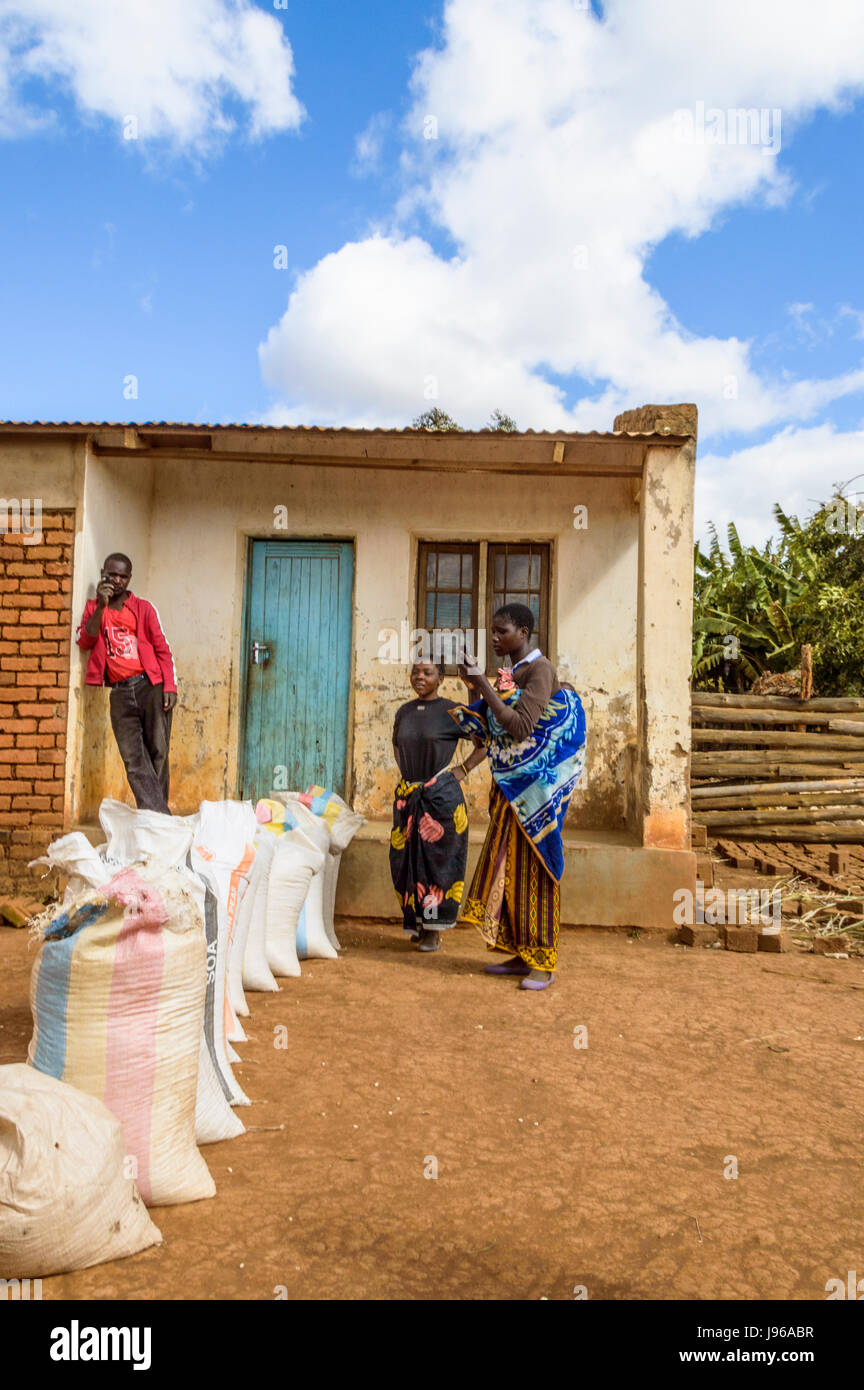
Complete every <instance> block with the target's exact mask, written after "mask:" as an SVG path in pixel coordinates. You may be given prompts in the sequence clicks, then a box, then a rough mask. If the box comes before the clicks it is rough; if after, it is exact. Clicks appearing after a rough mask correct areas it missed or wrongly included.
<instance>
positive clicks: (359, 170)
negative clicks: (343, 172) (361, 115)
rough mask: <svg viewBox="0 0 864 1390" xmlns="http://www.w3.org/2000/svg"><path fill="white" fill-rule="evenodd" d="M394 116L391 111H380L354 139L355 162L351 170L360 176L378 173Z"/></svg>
mask: <svg viewBox="0 0 864 1390" xmlns="http://www.w3.org/2000/svg"><path fill="white" fill-rule="evenodd" d="M392 125H393V118H392V116H391V114H390V112H389V111H378V112H376V113H375V115H374V116H371V117H370V118H369V120H368V121H367V123H366V128H365V130H361V132H360V134H359V135H358V136H357V137H356V139H355V141H354V163H353V165H352V169H351V172H352V173H353V174H356V175H357V177H358V178H360V177H362V176H364V175H366V174H374V173H377V172H378V170H379V169H380V167H381V154H382V151H383V148H384V141H385V140H386V139H387V136H388V135H389V133H390V130H391V127H392Z"/></svg>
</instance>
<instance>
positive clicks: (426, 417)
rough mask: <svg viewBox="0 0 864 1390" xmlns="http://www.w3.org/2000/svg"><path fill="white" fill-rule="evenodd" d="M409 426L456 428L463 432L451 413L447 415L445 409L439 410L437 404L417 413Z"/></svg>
mask: <svg viewBox="0 0 864 1390" xmlns="http://www.w3.org/2000/svg"><path fill="white" fill-rule="evenodd" d="M411 428H412V429H415V430H442V431H448V430H456V431H457V432H458V433H459V434H464V433H465V430H464V427H463V426H462V425H457V423H456V421H455V420H454V419H453V416H452V415H448V414H447V411H446V410H439V409H438V406H437V405H433V406H431V407H430V409H429V410H424V411H423V414H422V415H418V416H417V419H416V420H412V421H411Z"/></svg>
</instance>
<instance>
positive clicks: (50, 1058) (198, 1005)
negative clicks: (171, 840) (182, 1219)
mask: <svg viewBox="0 0 864 1390" xmlns="http://www.w3.org/2000/svg"><path fill="white" fill-rule="evenodd" d="M41 934H42V942H41V945H40V948H39V954H38V957H37V959H36V962H35V964H34V967H33V973H32V976H31V980H30V1007H31V1010H32V1013H33V1024H34V1031H33V1037H32V1039H31V1041H30V1047H29V1051H28V1061H29V1063H30V1065H31V1066H33V1067H35V1068H36V1070H37V1071H41V1072H44V1073H45V1074H46V1075H47V1076H53V1077H56V1078H57V1080H58V1081H65V1082H67V1083H68V1084H69V1085H71V1086H76V1087H78V1089H79V1090H81V1091H84V1092H86V1093H87V1094H88V1095H91V1096H96V1097H97V1098H98V1099H99V1100H101V1101H104V1103H105V1105H107V1107H108V1109H109V1110H111V1111H112V1112H113V1114H114V1115H116V1116H117V1119H118V1120H119V1121H120V1123H121V1125H122V1128H123V1141H124V1144H125V1153H126V1156H127V1163H128V1168H129V1171H128V1174H127V1176H129V1177H131V1178H133V1179H134V1181H135V1183H136V1185H137V1187H138V1191H139V1192H140V1193H141V1196H142V1197H143V1199H144V1201H145V1202H146V1203H147V1205H148V1206H162V1205H166V1204H170V1203H176V1202H195V1201H198V1200H199V1199H200V1198H203V1197H212V1196H213V1195H214V1194H215V1191H216V1188H215V1185H214V1182H213V1179H212V1178H211V1176H210V1173H209V1172H208V1170H207V1165H206V1164H205V1162H204V1160H203V1158H202V1157H201V1155H200V1153H199V1152H198V1149H197V1148H196V1145H195V1097H196V1090H197V1085H198V1060H199V1048H200V1038H201V1028H202V1021H203V1015H204V992H205V988H206V964H205V951H206V947H205V936H204V924H203V921H202V916H201V909H200V907H199V905H198V903H197V901H196V898H195V895H194V893H193V892H192V891H191V890H190V886H189V884H188V883H187V882H186V880H185V877H184V875H183V874H181V873H179V872H177V871H176V870H170V869H169V870H165V869H159V870H158V871H157V872H156V873H155V874H154V873H153V872H152V871H148V869H147V868H140V867H131V868H125V869H122V870H120V872H119V873H117V874H115V876H114V877H113V878H112V879H111V880H110V882H109V883H108V884H106V886H105V887H104V888H103V889H101V890H96V889H88V890H87V891H86V892H85V893H82V894H79V896H78V897H77V898H75V899H73V901H72V902H69V903H67V904H65V905H64V906H63V907H61V908H59V909H57V910H55V911H54V913H53V914H52V915H51V917H50V919H49V920H48V921H47V923H46V924H45V925H43V926H42V928H41Z"/></svg>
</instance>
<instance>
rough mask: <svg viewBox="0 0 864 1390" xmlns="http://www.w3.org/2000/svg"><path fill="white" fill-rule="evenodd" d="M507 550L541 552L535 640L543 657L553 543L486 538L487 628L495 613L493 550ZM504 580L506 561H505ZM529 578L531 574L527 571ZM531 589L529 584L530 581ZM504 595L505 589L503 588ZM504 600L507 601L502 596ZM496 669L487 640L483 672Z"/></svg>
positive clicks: (547, 621)
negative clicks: (488, 539)
mask: <svg viewBox="0 0 864 1390" xmlns="http://www.w3.org/2000/svg"><path fill="white" fill-rule="evenodd" d="M509 550H528V551H539V553H540V584H539V591H540V603H539V608H540V611H539V612H538V614H537V639H536V644H535V645H536V646H538V647H539V648H540V650H541V652H543V654H544V656H548V655H549V610H550V608H551V606H552V591H551V583H550V577H551V573H552V546H551V543H550V542H549V541H533V540H506V541H487V543H486V630H487V632H488V631H490V630H491V628H492V618H493V616H494V613H495V609H496V607H500V606H501V605H500V604H496V603H495V601H494V599H493V597H492V596H493V594H494V592H495V556H496V553H499V552H501V551H503V552H504V554H505V557H506V554H507V552H508V551H509ZM505 579H506V564H505ZM529 580H530V574H529ZM529 588H530V584H529ZM505 594H506V589H505ZM504 602H505V603H506V602H507V599H506V597H505V599H504ZM497 670H498V663H497V660H496V657H495V653H494V651H493V650H492V643H491V642H488V643H487V652H486V674H487V676H491V675H493V674H495V673H496V672H497Z"/></svg>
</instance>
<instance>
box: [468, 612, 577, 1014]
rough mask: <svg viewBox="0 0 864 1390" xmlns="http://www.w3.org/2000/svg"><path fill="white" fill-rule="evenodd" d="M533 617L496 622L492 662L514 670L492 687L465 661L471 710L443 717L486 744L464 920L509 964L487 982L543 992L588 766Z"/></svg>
mask: <svg viewBox="0 0 864 1390" xmlns="http://www.w3.org/2000/svg"><path fill="white" fill-rule="evenodd" d="M533 630H534V615H533V614H532V612H531V610H530V608H527V607H526V606H525V605H524V604H521V603H508V604H505V605H504V607H503V608H499V609H498V611H497V612H496V613H495V615H494V617H493V620H492V646H493V649H494V651H495V654H496V656H509V657H510V659H511V662H512V667H511V669H510V670H504V671H500V672H499V678H498V681H497V682H496V685H495V686H493V685H491V684H490V682H489V681H488V680H487V679H486V676H485V675H484V674H483V672H482V671H481V670H480V669H479V668H478V667H477V665H476V663H473V662H471V661H470V659H469V658H467V657H466V661H465V662H464V663H463V665H462V666H460V668H459V674H460V676H461V677H462V679H463V680H464V681H465V683H466V685H467V686H468V688H469V690H470V691H471V693H472V694H473V695H474V696H475V697H478V696H479V699H476V700H475V703H473V704H471V705H469V706H467V707H466V706H464V705H457V706H456V707H455V708H453V709H451V710H450V711H449V714H450V718H451V719H453V720H455V721H456V723H457V724H458V726H459V728H460V729H461V730H462V731H463V733H465V734H467V735H471V736H472V737H474V738H475V739H478V740H480V739H482V741H483V743H484V745H485V747H486V750H487V754H488V757H489V765H490V770H491V773H492V791H491V795H490V800H489V829H488V830H487V832H486V840H485V843H484V845H483V849H482V851H481V854H480V859H479V861H478V864H477V868H476V870H475V872H474V878H473V881H472V883H471V887H470V889H469V891H468V897H467V901H466V903H465V906H464V908H463V910H462V916H461V920H462V921H465V922H473V923H474V925H475V926H476V927H477V928H478V929H479V931H480V934H481V936H482V937H483V939H484V941H485V942H486V943H487V945H488V946H489V947H490V948H492V949H493V950H497V951H501V952H505V953H506V954H507V955H508V956H509V957H510V959H509V960H507V961H501V962H500V963H498V962H496V963H494V964H490V965H487V966H486V971H487V973H488V974H490V975H517V976H521V977H522V978H521V980H520V986H521V988H522V989H529V990H540V989H547V988H548V987H549V985H550V984H551V983H552V980H553V978H554V974H555V969H556V966H557V963H558V933H559V927H560V921H561V905H560V893H559V884H560V881H561V875H562V873H563V871H564V848H563V842H562V828H563V824H564V817H565V815H566V814H567V808H568V806H569V805H570V798H571V796H572V795H573V789H574V788H575V786H576V783H577V782H578V780H579V777H580V775H581V772H582V769H583V767H584V764H585V714H584V711H583V709H582V702H581V700H580V699H579V696H578V695H577V694H576V691H575V690H574V689H573V688H572V686H569V685H562V684H561V683H560V682H559V680H558V676H557V673H556V671H555V668H554V666H553V665H552V663H551V661H549V660H547V658H546V657H544V656H543V655H542V653H541V652H540V650H539V648H537V647H532V646H531V633H532V632H533Z"/></svg>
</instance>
